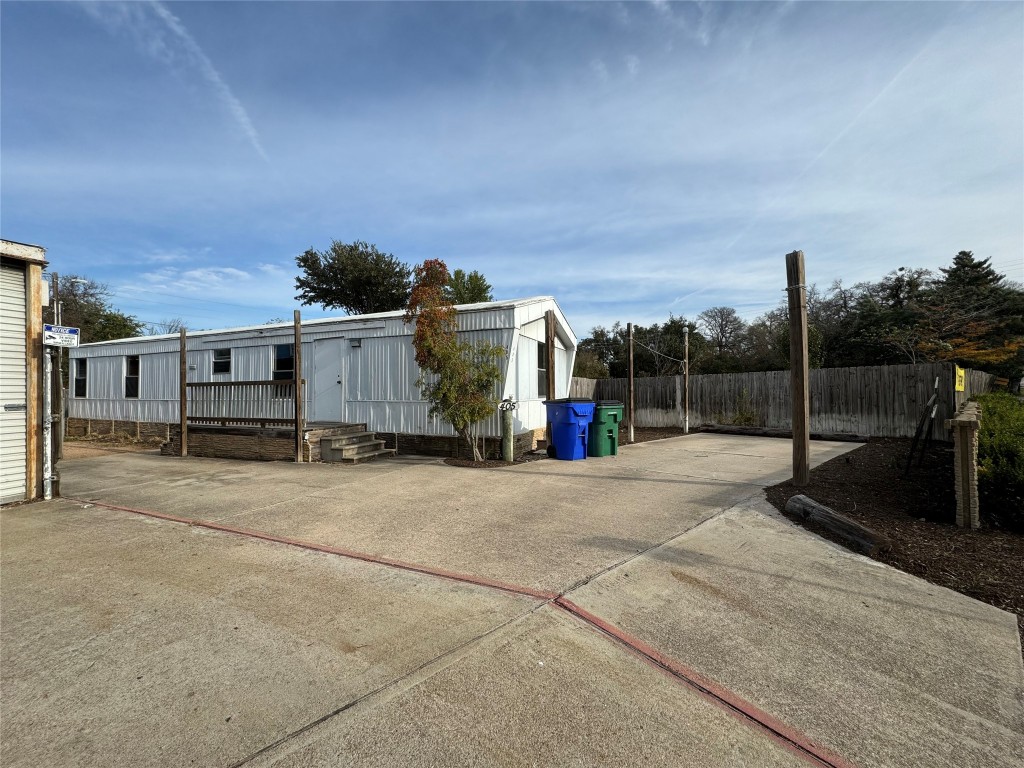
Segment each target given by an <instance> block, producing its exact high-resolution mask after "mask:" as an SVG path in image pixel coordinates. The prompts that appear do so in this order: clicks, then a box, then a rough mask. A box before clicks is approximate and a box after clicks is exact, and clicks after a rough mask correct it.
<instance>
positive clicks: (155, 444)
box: [64, 434, 164, 459]
mask: <svg viewBox="0 0 1024 768" xmlns="http://www.w3.org/2000/svg"><path fill="white" fill-rule="evenodd" d="M163 442H164V440H163V438H161V437H143V438H134V437H130V436H128V435H123V434H113V435H94V436H92V437H66V438H64V458H65V459H91V458H94V457H96V456H107V455H109V454H111V453H147V452H152V451H158V450H160V446H161V445H162V444H163Z"/></svg>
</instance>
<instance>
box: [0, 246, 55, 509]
mask: <svg viewBox="0 0 1024 768" xmlns="http://www.w3.org/2000/svg"><path fill="white" fill-rule="evenodd" d="M45 265H46V250H45V249H44V248H42V247H41V246H38V245H27V244H25V243H16V242H14V241H12V240H0V503H4V504H6V503H8V502H15V501H25V500H26V499H34V498H37V497H38V496H41V495H42V491H43V485H42V483H43V477H42V469H43V463H42V450H41V444H40V443H41V437H42V429H43V402H42V396H41V392H42V387H41V384H42V364H41V361H42V343H43V341H42V336H43V328H42V322H43V315H42V297H43V295H44V285H43V283H42V281H41V275H42V270H43V267H44V266H45Z"/></svg>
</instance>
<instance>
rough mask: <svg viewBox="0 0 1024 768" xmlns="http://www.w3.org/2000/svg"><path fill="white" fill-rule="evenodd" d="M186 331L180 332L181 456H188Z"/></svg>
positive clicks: (179, 410)
mask: <svg viewBox="0 0 1024 768" xmlns="http://www.w3.org/2000/svg"><path fill="white" fill-rule="evenodd" d="M185 333H186V332H185V329H184V328H182V329H181V330H180V331H179V332H178V423H179V425H180V429H181V445H180V446H179V450H178V455H179V456H188V387H187V386H186V384H187V381H188V379H187V374H188V353H187V351H186V349H185Z"/></svg>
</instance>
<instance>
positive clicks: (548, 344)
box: [544, 309, 558, 446]
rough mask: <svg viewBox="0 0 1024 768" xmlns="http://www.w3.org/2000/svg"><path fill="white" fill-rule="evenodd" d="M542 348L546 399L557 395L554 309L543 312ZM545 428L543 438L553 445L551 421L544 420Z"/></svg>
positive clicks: (555, 397) (551, 398)
mask: <svg viewBox="0 0 1024 768" xmlns="http://www.w3.org/2000/svg"><path fill="white" fill-rule="evenodd" d="M544 348H545V350H547V356H546V358H545V361H544V366H545V374H546V377H545V380H544V386H545V387H546V388H547V391H548V394H547V399H548V400H555V399H557V397H558V395H557V393H556V392H555V311H554V310H553V309H549V310H547V311H546V312H544ZM546 424H547V430H546V432H545V435H544V437H545V439H546V440H547V444H548V445H549V446H551V445H554V436H553V435H552V434H551V422H550V421H548V422H546Z"/></svg>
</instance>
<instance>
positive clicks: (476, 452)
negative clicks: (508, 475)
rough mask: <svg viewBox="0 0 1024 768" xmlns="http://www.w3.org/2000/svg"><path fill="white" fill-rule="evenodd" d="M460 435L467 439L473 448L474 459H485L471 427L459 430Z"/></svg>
mask: <svg viewBox="0 0 1024 768" xmlns="http://www.w3.org/2000/svg"><path fill="white" fill-rule="evenodd" d="M458 433H459V436H460V437H462V438H463V439H465V441H466V442H467V443H469V447H470V448H472V449H473V461H483V456H481V455H480V447H479V446H478V445H477V443H476V439H475V438H474V437H473V432H472V430H471V429H470V427H468V426H467V427H463V428H462V429H460V430H458Z"/></svg>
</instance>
